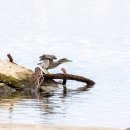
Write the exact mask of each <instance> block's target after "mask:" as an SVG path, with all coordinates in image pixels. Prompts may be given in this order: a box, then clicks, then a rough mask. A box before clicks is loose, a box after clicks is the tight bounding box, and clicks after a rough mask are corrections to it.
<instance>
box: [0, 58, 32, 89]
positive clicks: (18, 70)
mask: <svg viewBox="0 0 130 130" xmlns="http://www.w3.org/2000/svg"><path fill="white" fill-rule="evenodd" d="M32 72H33V71H32V70H30V69H27V68H25V67H23V66H20V65H17V64H15V63H12V62H9V61H3V60H0V81H1V82H2V83H5V84H6V85H9V86H11V87H14V88H15V89H23V88H24V87H25V86H29V83H30V82H29V79H30V77H31V75H32Z"/></svg>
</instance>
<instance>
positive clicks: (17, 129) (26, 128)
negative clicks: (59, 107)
mask: <svg viewBox="0 0 130 130" xmlns="http://www.w3.org/2000/svg"><path fill="white" fill-rule="evenodd" d="M0 130H121V129H116V128H96V127H80V126H78V127H77V126H54V125H51V126H50V125H18V124H0Z"/></svg>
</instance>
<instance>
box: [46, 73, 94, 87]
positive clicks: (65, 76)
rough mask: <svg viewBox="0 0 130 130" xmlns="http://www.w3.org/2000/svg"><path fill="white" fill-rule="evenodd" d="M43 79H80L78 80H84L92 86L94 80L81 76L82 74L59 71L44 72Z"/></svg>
mask: <svg viewBox="0 0 130 130" xmlns="http://www.w3.org/2000/svg"><path fill="white" fill-rule="evenodd" d="M44 78H45V79H66V80H76V81H80V82H84V83H86V84H87V85H88V86H93V85H94V84H95V82H94V81H92V80H90V79H88V78H85V77H82V76H78V75H72V74H61V73H57V74H45V75H44Z"/></svg>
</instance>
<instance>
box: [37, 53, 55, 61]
mask: <svg viewBox="0 0 130 130" xmlns="http://www.w3.org/2000/svg"><path fill="white" fill-rule="evenodd" d="M39 58H40V61H42V60H44V59H52V60H53V59H54V60H55V59H57V57H56V56H55V55H48V54H43V55H42V56H40V57H39Z"/></svg>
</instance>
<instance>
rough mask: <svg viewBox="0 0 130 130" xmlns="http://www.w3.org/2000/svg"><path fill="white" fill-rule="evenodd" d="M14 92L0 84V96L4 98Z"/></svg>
mask: <svg viewBox="0 0 130 130" xmlns="http://www.w3.org/2000/svg"><path fill="white" fill-rule="evenodd" d="M14 92H16V90H15V89H13V88H11V87H9V86H8V85H6V84H5V83H0V96H5V95H6V96H8V95H11V94H12V93H14Z"/></svg>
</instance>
